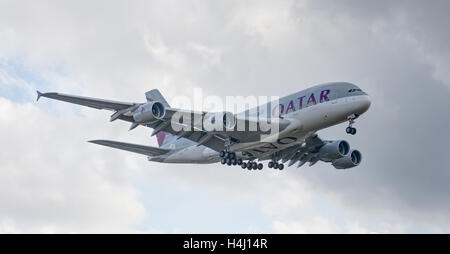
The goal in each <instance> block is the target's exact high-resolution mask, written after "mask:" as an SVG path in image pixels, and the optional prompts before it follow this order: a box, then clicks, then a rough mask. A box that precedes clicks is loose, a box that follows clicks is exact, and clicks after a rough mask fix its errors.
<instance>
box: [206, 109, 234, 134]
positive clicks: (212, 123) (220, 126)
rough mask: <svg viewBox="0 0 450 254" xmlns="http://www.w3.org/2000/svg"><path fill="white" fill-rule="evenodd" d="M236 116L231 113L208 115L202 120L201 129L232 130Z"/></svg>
mask: <svg viewBox="0 0 450 254" xmlns="http://www.w3.org/2000/svg"><path fill="white" fill-rule="evenodd" d="M235 126H236V116H235V115H234V114H233V113H231V112H217V113H208V114H206V115H205V116H204V118H203V129H204V130H206V131H224V130H233V129H234V127H235Z"/></svg>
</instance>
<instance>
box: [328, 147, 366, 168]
mask: <svg viewBox="0 0 450 254" xmlns="http://www.w3.org/2000/svg"><path fill="white" fill-rule="evenodd" d="M360 163H361V153H360V152H359V151H358V150H351V151H350V153H349V154H347V155H346V156H345V157H342V158H340V159H337V160H334V161H333V162H332V163H331V164H333V166H334V167H335V168H336V169H347V168H353V167H356V166H358V165H359V164H360Z"/></svg>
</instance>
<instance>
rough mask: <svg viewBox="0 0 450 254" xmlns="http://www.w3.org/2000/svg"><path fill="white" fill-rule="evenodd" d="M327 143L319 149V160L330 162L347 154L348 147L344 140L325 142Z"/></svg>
mask: <svg viewBox="0 0 450 254" xmlns="http://www.w3.org/2000/svg"><path fill="white" fill-rule="evenodd" d="M326 142H327V143H326V144H325V145H323V146H322V147H321V148H320V149H319V154H320V156H319V157H320V158H321V159H322V160H323V161H327V162H330V161H332V160H337V159H339V158H342V157H344V156H346V155H347V154H348V152H349V151H350V145H349V144H348V143H347V141H345V140H335V141H326Z"/></svg>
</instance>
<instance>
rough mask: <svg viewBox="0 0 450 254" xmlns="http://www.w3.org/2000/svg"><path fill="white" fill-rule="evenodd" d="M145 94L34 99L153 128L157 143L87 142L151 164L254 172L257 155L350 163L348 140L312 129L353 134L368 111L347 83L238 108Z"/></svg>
mask: <svg viewBox="0 0 450 254" xmlns="http://www.w3.org/2000/svg"><path fill="white" fill-rule="evenodd" d="M145 95H146V99H147V101H146V102H143V103H135V102H119V101H111V100H104V99H95V98H90V97H82V96H75V95H69V94H62V93H41V92H39V91H37V100H36V101H38V100H39V99H40V98H41V97H46V98H50V99H55V100H60V101H65V102H69V103H74V104H78V105H82V106H87V107H91V108H95V109H105V110H110V111H113V112H114V113H113V114H112V115H111V117H110V121H115V120H117V119H120V120H123V121H128V122H130V123H131V126H130V129H129V130H132V129H134V128H136V127H138V126H145V127H150V128H152V129H153V131H152V133H151V136H155V135H156V138H157V141H158V145H159V147H152V146H146V145H140V144H131V143H125V142H118V141H111V140H91V141H88V142H91V143H94V144H98V145H103V146H108V147H112V148H116V149H121V150H125V151H130V152H134V153H139V154H143V155H146V156H147V158H148V160H149V161H153V162H161V163H193V164H210V163H218V162H220V163H221V164H224V165H228V166H232V165H240V166H241V167H242V168H243V169H248V170H261V169H262V168H263V164H262V163H261V162H263V161H268V164H267V165H268V167H269V168H274V169H278V170H283V169H284V163H286V162H288V164H287V166H292V165H294V164H295V163H297V162H298V164H297V167H301V166H302V165H304V164H305V163H308V162H309V166H312V165H314V164H315V163H317V162H318V161H323V162H326V163H331V164H332V165H333V166H334V167H335V168H336V169H349V168H352V167H355V166H358V165H359V164H360V163H361V159H362V156H361V153H360V152H359V151H358V150H356V149H350V145H349V143H348V142H347V141H345V140H322V139H321V138H319V137H318V135H317V133H316V132H317V131H319V130H322V129H325V128H328V127H330V126H333V125H337V124H340V123H343V122H348V126H347V128H346V133H347V134H351V135H355V134H356V128H354V127H353V124H354V123H355V119H357V118H358V117H359V116H361V115H362V114H363V113H365V112H366V111H367V110H368V109H369V107H370V105H371V101H370V99H369V96H368V94H367V93H365V92H364V91H362V90H361V89H360V88H359V87H358V86H356V85H354V84H351V83H347V82H332V83H325V84H320V85H316V86H313V87H311V88H308V89H305V90H302V91H300V92H297V93H294V94H291V95H288V96H285V97H282V98H280V99H279V100H278V101H272V102H268V103H266V104H264V105H262V106H258V108H256V109H255V108H252V109H248V110H245V111H243V112H240V113H237V114H234V113H231V112H205V111H193V110H183V109H177V108H171V107H170V105H169V103H168V102H167V101H166V99H165V98H164V97H163V96H162V94H161V93H160V92H159V90H158V89H153V90H150V91H148V92H146V93H145ZM263 115H264V116H263ZM269 115H270V116H269ZM192 119H194V120H193V121H192ZM220 120H222V121H220ZM264 123H266V124H267V123H269V124H276V125H273V126H276V127H277V128H276V132H274V133H271V132H270V130H268V129H267V128H266V129H264V128H263V127H264ZM212 126H214V128H211V127H212ZM239 126H241V129H239V128H238V127H239ZM242 126H244V128H243V129H242ZM250 126H253V127H254V128H253V129H250ZM271 126H272V125H271ZM271 130H272V132H273V128H272V129H271Z"/></svg>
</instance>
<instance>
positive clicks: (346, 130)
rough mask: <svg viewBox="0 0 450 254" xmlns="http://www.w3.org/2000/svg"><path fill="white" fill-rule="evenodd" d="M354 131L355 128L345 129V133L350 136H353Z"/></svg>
mask: <svg viewBox="0 0 450 254" xmlns="http://www.w3.org/2000/svg"><path fill="white" fill-rule="evenodd" d="M352 130H353V128H352V127H350V126H349V127H347V128H346V129H345V132H347V133H348V134H352Z"/></svg>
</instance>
